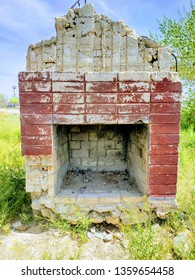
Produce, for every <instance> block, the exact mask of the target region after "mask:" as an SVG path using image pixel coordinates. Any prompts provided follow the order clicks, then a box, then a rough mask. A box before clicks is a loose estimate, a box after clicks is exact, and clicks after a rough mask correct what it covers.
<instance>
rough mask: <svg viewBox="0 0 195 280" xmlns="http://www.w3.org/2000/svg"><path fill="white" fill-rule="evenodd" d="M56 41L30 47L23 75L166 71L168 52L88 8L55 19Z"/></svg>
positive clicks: (70, 11)
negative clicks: (56, 72) (25, 70)
mask: <svg viewBox="0 0 195 280" xmlns="http://www.w3.org/2000/svg"><path fill="white" fill-rule="evenodd" d="M55 27H56V37H53V38H51V39H50V40H43V41H41V42H40V43H37V44H31V45H30V46H29V48H28V54H27V71H47V70H51V71H63V72H86V71H92V72H110V71H114V72H118V71H170V69H171V52H170V50H169V49H168V48H166V47H161V46H160V45H158V44H157V43H155V42H153V41H152V40H150V39H148V38H146V37H139V36H138V35H137V34H136V33H135V31H134V30H132V29H131V28H129V27H128V26H127V25H126V24H125V23H124V22H123V21H117V22H114V21H112V20H111V19H109V18H108V17H106V16H103V15H98V14H96V13H95V11H94V8H93V6H92V5H91V4H87V5H85V6H83V7H82V8H78V9H74V10H69V12H68V14H67V15H66V16H62V17H60V18H56V23H55Z"/></svg>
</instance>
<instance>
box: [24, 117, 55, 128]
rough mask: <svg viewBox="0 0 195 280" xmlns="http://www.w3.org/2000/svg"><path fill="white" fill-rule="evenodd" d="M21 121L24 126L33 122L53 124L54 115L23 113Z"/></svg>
mask: <svg viewBox="0 0 195 280" xmlns="http://www.w3.org/2000/svg"><path fill="white" fill-rule="evenodd" d="M20 121H21V125H22V126H23V125H31V124H41V125H42V124H52V115H51V114H50V115H45V114H43V115H40V114H36V115H21V116H20Z"/></svg>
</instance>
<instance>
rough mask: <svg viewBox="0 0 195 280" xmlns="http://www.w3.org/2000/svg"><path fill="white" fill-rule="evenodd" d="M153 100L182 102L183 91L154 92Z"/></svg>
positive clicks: (152, 94) (156, 101)
mask: <svg viewBox="0 0 195 280" xmlns="http://www.w3.org/2000/svg"><path fill="white" fill-rule="evenodd" d="M151 102H154V103H158V102H160V103H163V102H168V103H171V102H181V92H176V93H175V92H152V93H151Z"/></svg>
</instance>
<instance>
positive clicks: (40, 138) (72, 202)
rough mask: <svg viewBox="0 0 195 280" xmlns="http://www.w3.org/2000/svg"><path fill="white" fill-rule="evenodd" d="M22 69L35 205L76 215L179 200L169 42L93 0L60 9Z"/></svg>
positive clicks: (97, 218)
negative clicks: (51, 32) (52, 33)
mask: <svg viewBox="0 0 195 280" xmlns="http://www.w3.org/2000/svg"><path fill="white" fill-rule="evenodd" d="M55 26H56V37H54V38H52V39H51V40H45V41H42V42H40V43H38V44H34V45H30V46H29V48H28V54H27V71H26V72H21V73H20V74H19V88H20V114H21V132H22V154H23V156H24V157H25V160H26V190H27V192H30V193H31V196H32V208H33V209H34V210H36V211H39V212H41V213H42V215H43V216H46V217H51V216H55V215H59V216H60V217H61V218H62V219H67V220H69V221H70V222H72V223H76V222H77V220H78V219H79V218H80V217H81V215H84V216H86V217H89V218H90V219H91V220H92V221H93V222H95V223H100V222H103V221H106V222H108V223H112V224H117V223H119V222H122V223H123V224H127V223H129V222H130V220H129V215H128V211H129V209H137V210H138V211H139V209H142V208H143V205H144V203H145V202H146V201H147V202H148V203H149V205H150V207H151V208H154V209H155V210H156V212H157V214H158V215H163V214H164V213H165V212H166V211H167V209H168V208H172V207H175V205H176V202H175V195H176V186H177V167H178V142H179V119H180V99H181V82H180V81H179V80H178V77H177V74H176V73H174V72H171V52H170V50H169V49H168V48H166V47H161V46H159V45H158V44H156V43H155V42H153V41H152V40H150V39H148V38H146V37H139V36H137V35H136V33H135V32H134V31H133V30H132V29H130V28H129V27H128V26H127V25H125V24H124V22H122V21H118V22H113V21H112V20H110V19H109V18H107V17H106V16H103V15H97V14H96V13H95V11H94V8H93V6H92V5H91V4H87V5H85V6H83V7H82V8H77V9H74V10H73V9H71V10H69V12H68V14H67V15H66V16H62V17H60V18H56V25H55Z"/></svg>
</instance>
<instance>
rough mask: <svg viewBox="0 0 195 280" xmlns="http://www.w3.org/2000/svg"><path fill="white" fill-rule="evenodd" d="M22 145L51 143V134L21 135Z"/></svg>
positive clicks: (45, 144)
mask: <svg viewBox="0 0 195 280" xmlns="http://www.w3.org/2000/svg"><path fill="white" fill-rule="evenodd" d="M21 141H22V145H24V146H28V145H29V146H49V145H52V137H51V136H22V138H21Z"/></svg>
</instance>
